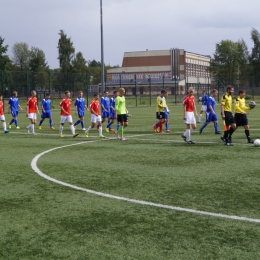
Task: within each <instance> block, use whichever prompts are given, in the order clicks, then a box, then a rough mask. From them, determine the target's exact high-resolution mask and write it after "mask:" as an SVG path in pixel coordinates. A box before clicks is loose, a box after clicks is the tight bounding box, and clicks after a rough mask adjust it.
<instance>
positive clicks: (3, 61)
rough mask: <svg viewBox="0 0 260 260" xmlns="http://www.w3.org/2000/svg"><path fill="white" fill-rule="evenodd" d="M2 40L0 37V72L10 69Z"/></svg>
mask: <svg viewBox="0 0 260 260" xmlns="http://www.w3.org/2000/svg"><path fill="white" fill-rule="evenodd" d="M4 40H5V39H3V38H2V37H1V36H0V70H8V69H10V65H11V61H10V59H9V57H8V56H7V55H6V54H5V53H6V52H7V50H8V45H5V46H4V45H3V44H4Z"/></svg>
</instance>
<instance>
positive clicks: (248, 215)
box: [0, 102, 260, 260]
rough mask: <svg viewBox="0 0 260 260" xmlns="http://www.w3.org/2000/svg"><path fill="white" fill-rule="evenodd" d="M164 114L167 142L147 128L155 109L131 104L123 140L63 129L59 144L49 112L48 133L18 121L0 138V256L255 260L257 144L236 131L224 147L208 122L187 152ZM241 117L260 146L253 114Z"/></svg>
mask: <svg viewBox="0 0 260 260" xmlns="http://www.w3.org/2000/svg"><path fill="white" fill-rule="evenodd" d="M169 104H170V105H169ZM168 105H169V109H170V110H171V113H170V129H171V130H172V132H171V133H167V134H158V133H153V131H152V126H153V124H154V123H155V122H156V119H155V107H129V108H128V109H129V111H130V113H131V114H132V115H133V116H132V117H130V118H129V126H128V127H127V128H126V129H125V137H126V138H127V141H126V142H122V141H119V140H117V139H116V138H115V135H114V134H113V133H106V132H105V131H104V132H103V134H104V135H105V136H106V138H105V139H102V140H101V139H99V138H98V132H97V131H96V130H91V131H90V134H89V138H86V137H85V135H84V133H83V132H82V131H81V130H79V129H80V127H79V126H78V127H77V131H76V132H78V133H79V136H78V137H76V138H72V136H71V132H70V129H69V126H68V125H65V126H64V136H65V137H64V138H59V136H58V128H59V110H58V109H57V110H53V118H54V120H53V121H54V127H55V128H56V130H53V131H51V130H49V124H48V121H47V120H45V122H44V123H43V125H42V130H38V129H37V128H36V133H37V136H32V135H29V134H27V133H26V129H25V127H26V126H27V125H28V124H29V120H28V119H27V118H26V117H25V112H20V114H19V117H18V120H19V125H20V127H21V129H20V130H16V129H13V128H14V126H13V128H12V129H11V130H10V133H9V134H3V133H2V131H1V133H0V143H1V152H0V161H1V170H0V171H1V175H0V180H1V190H0V201H1V204H0V220H1V225H0V233H1V239H0V249H1V250H0V259H14V260H17V259H19V260H21V259H22V260H25V259H26V260H27V259H37V260H38V259H42V260H43V259H44V260H46V259H50V260H51V259H73V260H85V259H91V260H92V259H97V260H100V259H102V260H103V259H104V260H107V259H111V260H117V259H120V260H121V259H122V260H125V259H144V260H146V259H149V260H151V259H154V260H161V259H165V260H168V259H260V249H259V245H260V207H259V202H260V199H259V192H260V170H259V169H260V161H259V154H260V147H254V146H253V145H250V144H247V140H246V136H245V133H244V130H243V129H242V128H239V129H238V130H237V131H236V132H235V133H234V134H233V142H234V146H233V147H227V146H224V145H223V142H222V141H221V140H220V136H219V135H215V134H214V127H213V124H210V125H208V126H207V127H206V128H205V130H204V131H203V133H202V134H201V135H200V134H199V130H198V128H199V127H200V126H201V124H199V125H198V128H197V129H196V130H195V131H194V132H192V140H193V141H194V142H195V143H196V144H195V145H188V144H186V143H185V142H184V141H183V140H182V138H181V134H182V133H183V132H184V130H185V125H184V123H183V120H182V117H183V108H182V106H181V105H174V104H171V103H170V102H169V103H168ZM199 108H200V106H197V109H198V110H199ZM217 111H220V108H219V106H217ZM73 112H74V111H73ZM10 119H11V117H10V115H8V114H6V121H7V123H8V122H9V121H10ZM38 119H39V116H38ZM73 119H74V121H75V120H76V116H75V115H74V116H73ZM204 119H205V115H203V120H204ZM248 119H249V124H250V132H251V137H252V139H256V138H259V139H260V118H259V112H258V107H256V108H255V109H254V110H252V111H250V112H249V115H248ZM203 120H202V121H203ZM89 121H90V114H89V113H88V112H87V113H86V116H85V125H86V127H87V126H89ZM103 128H105V127H103ZM219 128H220V131H221V132H222V131H223V129H222V128H223V125H222V122H221V120H220V123H219ZM1 130H2V129H1Z"/></svg>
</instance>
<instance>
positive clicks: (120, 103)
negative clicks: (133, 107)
mask: <svg viewBox="0 0 260 260" xmlns="http://www.w3.org/2000/svg"><path fill="white" fill-rule="evenodd" d="M116 111H117V114H118V115H124V114H126V106H125V97H124V96H122V97H120V96H117V97H116Z"/></svg>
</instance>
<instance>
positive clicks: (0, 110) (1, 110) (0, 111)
mask: <svg viewBox="0 0 260 260" xmlns="http://www.w3.org/2000/svg"><path fill="white" fill-rule="evenodd" d="M0 120H1V121H2V126H3V128H4V133H5V134H7V133H9V131H8V130H6V122H5V115H4V102H3V95H2V94H0Z"/></svg>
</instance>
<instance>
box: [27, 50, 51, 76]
mask: <svg viewBox="0 0 260 260" xmlns="http://www.w3.org/2000/svg"><path fill="white" fill-rule="evenodd" d="M44 68H48V65H47V62H46V59H45V54H44V52H43V51H42V50H40V49H39V48H36V47H32V48H31V51H30V53H29V70H30V71H34V72H37V71H40V70H42V69H44Z"/></svg>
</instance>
